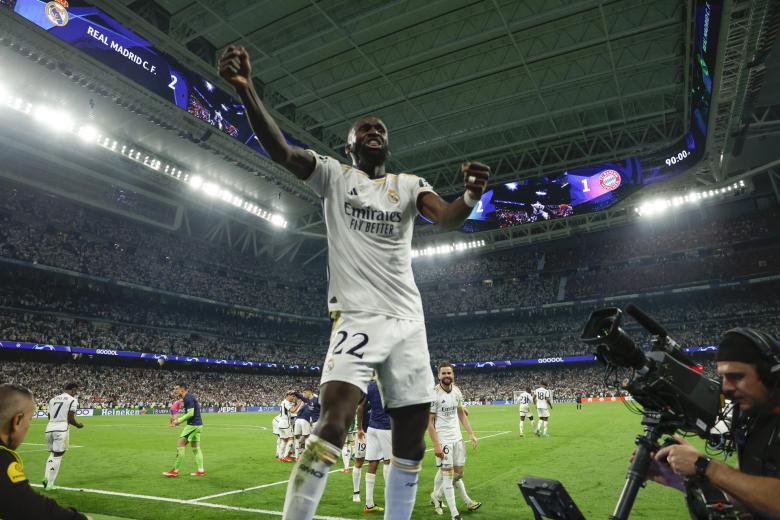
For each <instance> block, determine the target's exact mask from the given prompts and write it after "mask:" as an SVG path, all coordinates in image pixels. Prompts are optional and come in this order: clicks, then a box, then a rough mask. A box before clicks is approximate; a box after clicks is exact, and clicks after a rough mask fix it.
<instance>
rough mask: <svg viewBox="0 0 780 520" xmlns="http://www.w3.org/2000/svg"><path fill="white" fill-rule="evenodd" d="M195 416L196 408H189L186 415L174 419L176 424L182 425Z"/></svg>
mask: <svg viewBox="0 0 780 520" xmlns="http://www.w3.org/2000/svg"><path fill="white" fill-rule="evenodd" d="M194 416H195V408H189V409H188V410H187V411H186V412H184V415H182V416H181V417H179V418H178V419H176V420H175V421H173V424H175V425H176V426H178V425H180V424H181V423H183V422H187V421H189V420H190V419H192V418H193V417H194Z"/></svg>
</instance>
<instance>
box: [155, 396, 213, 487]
mask: <svg viewBox="0 0 780 520" xmlns="http://www.w3.org/2000/svg"><path fill="white" fill-rule="evenodd" d="M173 391H174V393H175V394H176V396H177V397H180V398H182V400H183V401H184V415H182V416H181V417H179V418H178V419H176V420H175V421H174V422H173V423H172V424H171V428H173V427H174V426H176V425H178V424H181V423H183V422H184V421H187V426H185V427H184V429H183V430H182V431H181V435H179V441H178V442H177V443H176V462H174V463H173V469H172V470H170V471H166V472H165V473H163V475H165V476H166V477H178V476H179V467H180V466H181V463H182V461H183V460H184V447H185V446H187V443H189V444H190V446H191V447H192V454H193V455H195V462H196V463H197V465H198V470H197V471H196V472H195V473H190V476H193V477H202V476H204V475H205V474H206V470H205V469H204V467H203V452H202V451H201V450H200V434H201V431H202V430H203V421H202V420H201V418H200V405H199V404H198V398H197V397H195V396H194V395H193V394H192V393H191V392H188V391H187V385H186V384H185V383H177V384H176V386H175V387H174V389H173Z"/></svg>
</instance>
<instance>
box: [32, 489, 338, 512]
mask: <svg viewBox="0 0 780 520" xmlns="http://www.w3.org/2000/svg"><path fill="white" fill-rule="evenodd" d="M30 485H31V486H34V487H39V488H42V487H43V485H42V484H30ZM57 490H59V491H80V492H82V493H95V494H98V495H111V496H117V497H126V498H140V499H142V500H154V501H157V502H172V503H174V504H180V505H183V506H187V505H190V506H200V507H211V508H215V509H227V510H229V511H244V512H247V513H263V514H266V515H274V516H282V512H281V511H271V510H269V509H254V508H249V507H237V506H226V505H223V504H211V503H208V502H190V501H187V500H180V499H178V498H169V497H158V496H153V495H139V494H136V493H120V492H119V491H106V490H103V489H89V488H72V487H62V486H57ZM314 518H316V519H317V520H350V519H349V518H344V517H341V516H315V517H314Z"/></svg>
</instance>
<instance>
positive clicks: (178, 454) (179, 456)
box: [173, 448, 184, 471]
mask: <svg viewBox="0 0 780 520" xmlns="http://www.w3.org/2000/svg"><path fill="white" fill-rule="evenodd" d="M183 460H184V448H176V460H175V461H174V463H173V469H174V470H175V471H178V470H179V467H181V463H182V461H183Z"/></svg>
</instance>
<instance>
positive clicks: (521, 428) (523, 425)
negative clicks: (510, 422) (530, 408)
mask: <svg viewBox="0 0 780 520" xmlns="http://www.w3.org/2000/svg"><path fill="white" fill-rule="evenodd" d="M524 427H525V421H520V433H523V428H524Z"/></svg>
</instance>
